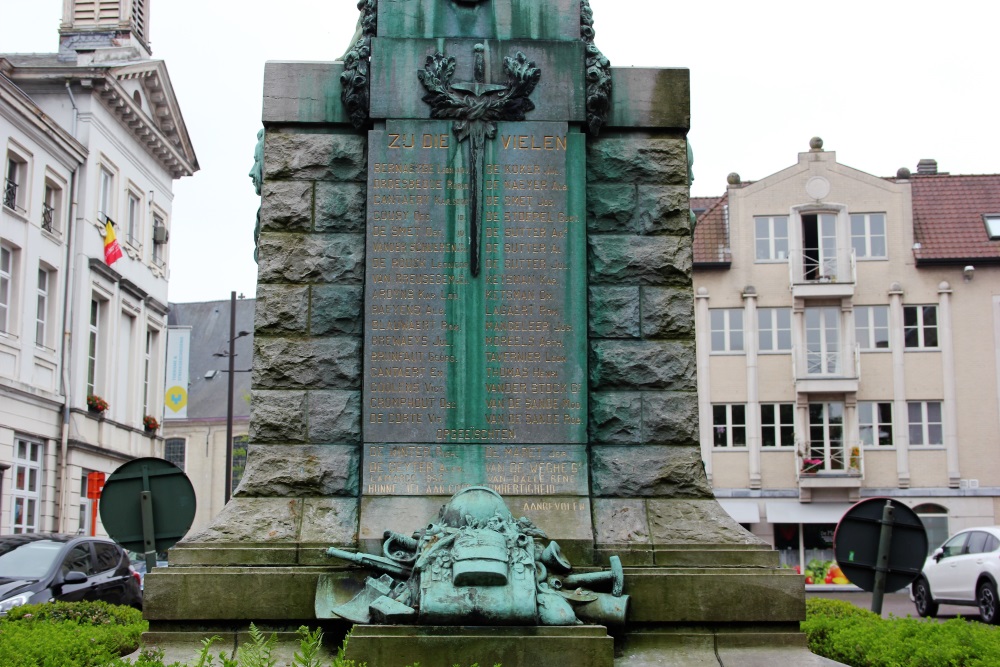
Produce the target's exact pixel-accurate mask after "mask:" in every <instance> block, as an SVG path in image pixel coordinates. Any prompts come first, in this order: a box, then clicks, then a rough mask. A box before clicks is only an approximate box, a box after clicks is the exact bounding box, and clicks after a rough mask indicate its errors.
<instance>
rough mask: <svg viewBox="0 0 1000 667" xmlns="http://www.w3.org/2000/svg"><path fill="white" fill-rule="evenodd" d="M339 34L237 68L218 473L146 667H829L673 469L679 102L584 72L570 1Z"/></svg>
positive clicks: (657, 73)
mask: <svg viewBox="0 0 1000 667" xmlns="http://www.w3.org/2000/svg"><path fill="white" fill-rule="evenodd" d="M359 10H360V19H359V23H358V32H357V34H356V36H355V40H356V41H355V43H354V44H352V45H351V46H350V48H349V50H348V52H347V53H346V54H345V56H344V57H343V58H342V59H341V60H337V61H331V62H323V63H304V62H269V63H268V64H267V65H266V69H265V77H264V93H263V124H264V132H263V136H262V138H261V140H262V144H261V146H262V155H261V154H260V151H258V155H259V156H260V157H259V159H260V160H261V164H260V165H259V174H260V176H261V179H260V182H259V186H260V194H261V196H262V200H261V209H260V212H259V215H258V228H259V240H258V263H259V276H258V288H257V289H258V291H257V313H256V325H255V326H256V331H255V350H254V361H253V395H252V415H251V424H250V443H251V444H250V448H249V454H248V462H247V468H246V472H245V474H244V477H243V479H242V482H241V483H240V485H239V488H238V489H237V490H236V491H235V493H234V496H233V498H232V500H231V501H230V502H229V504H228V505H227V506H226V507H225V509H224V510H223V512H222V513H221V514H220V515H219V516H218V517H217V518H216V519H215V521H214V522H213V524H212V525H211V526H210V527H209V528H208V529H206V530H204V531H202V532H201V533H199V534H196V535H189V536H188V537H187V538H186V539H185V541H183V542H181V543H180V544H179V545H178V546H177V547H175V548H174V549H173V550H172V551H171V554H170V567H169V568H165V569H161V570H157V571H156V572H153V573H151V574H150V575H149V576H148V577H147V579H146V610H145V614H146V617H147V619H148V620H149V622H150V633H149V636H148V637H147V641H150V642H152V643H161V644H163V645H170V644H171V643H176V644H181V643H183V642H185V641H187V642H193V641H196V638H200V637H204V636H206V634H208V635H210V634H222V633H224V632H230V633H235V634H233V635H232V637H233V638H234V639H233V640H234V641H237V642H238V641H241V638H242V637H243V636H244V635H243V634H240V633H241V632H242V631H244V630H245V629H246V628H247V627H248V626H249V623H250V622H253V623H255V624H256V625H257V626H258V627H261V628H264V629H266V630H269V629H274V630H277V631H279V632H281V631H289V632H291V633H294V630H295V629H296V628H297V627H298V626H299V625H302V624H305V625H308V626H311V627H315V626H317V625H321V626H322V627H323V628H324V630H325V632H326V636H327V639H328V641H329V643H330V645H331V646H337V645H339V642H340V641H341V640H342V639H343V637H344V636H345V634H346V633H347V632H348V631H351V630H352V628H353V632H352V634H351V636H350V640H349V642H348V648H347V656H348V657H349V658H352V659H355V660H357V661H359V663H360V662H362V661H364V662H367V663H368V665H369V667H403V666H404V665H408V664H412V663H414V662H419V663H420V664H421V665H423V666H424V667H431V666H435V665H446V666H447V667H451V665H454V664H462V665H468V664H471V663H473V662H478V663H479V664H481V665H492V664H494V663H497V662H499V663H502V664H503V665H504V667H518V666H525V667H526V666H529V665H547V664H552V665H555V664H560V665H562V664H566V665H575V666H583V667H590V666H593V667H611V665H616V666H618V667H623V666H635V667H638V666H640V665H643V666H644V665H718V664H722V665H750V664H754V665H757V664H764V661H765V660H766V661H768V662H769V663H770V662H772V661H774V660H782V659H783V660H785V661H786V662H787V663H788V664H796V665H809V664H816V665H819V664H832V663H829V662H828V661H823V660H821V659H819V658H817V657H815V656H813V655H812V654H810V653H809V652H808V651H807V650H806V648H805V642H804V637H803V635H801V634H800V633H799V632H798V622H799V621H800V620H801V619H802V618H804V615H805V605H804V591H803V584H802V578H801V577H799V576H797V575H796V574H794V572H792V571H790V570H781V569H779V567H778V556H777V554H776V553H775V552H774V551H772V550H771V549H770V547H769V546H768V545H766V544H764V543H762V542H761V541H759V540H758V539H756V538H755V537H754V536H752V535H751V534H750V533H748V532H747V531H745V530H744V529H743V528H742V527H741V526H740V525H739V524H737V523H735V522H734V520H733V519H731V518H730V517H729V516H728V515H727V514H726V512H725V511H724V510H723V509H722V508H721V506H720V505H719V504H718V503H717V502H716V501H715V499H714V498H713V495H712V489H711V487H710V486H709V484H708V482H707V479H706V476H705V472H704V467H703V465H702V462H701V458H700V454H699V447H698V415H697V395H696V389H695V386H696V383H695V377H696V368H695V350H694V344H695V343H694V340H695V339H694V308H693V302H694V295H693V292H692V278H691V268H692V231H693V230H692V222H691V216H690V210H689V205H688V189H689V182H690V181H689V179H690V176H689V157H688V156H689V152H688V145H687V140H686V134H687V131H688V128H689V124H690V113H689V73H688V71H687V70H685V69H640V68H615V67H613V66H611V64H610V63H609V59H608V58H607V57H605V55H604V54H602V52H601V51H600V50H599V49H598V47H597V45H596V44H595V39H594V34H595V33H594V18H593V16H592V14H591V9H590V6H589V2H588V0H583V1H582V2H581V0H545V1H540V0H380V1H378V2H376V0H362V1H361V2H359ZM637 20H640V19H638V18H637ZM256 181H257V179H255V183H256ZM553 545H555V546H553ZM287 636H288V635H285V634H283V635H281V637H287ZM227 641H229V640H227ZM230 643H231V642H230Z"/></svg>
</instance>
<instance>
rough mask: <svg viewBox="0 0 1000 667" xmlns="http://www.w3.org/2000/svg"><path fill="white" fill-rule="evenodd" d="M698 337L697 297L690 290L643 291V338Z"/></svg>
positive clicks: (644, 288)
mask: <svg viewBox="0 0 1000 667" xmlns="http://www.w3.org/2000/svg"><path fill="white" fill-rule="evenodd" d="M692 336H694V295H693V294H692V293H691V289H690V288H688V287H643V288H642V337H643V338H690V337H692Z"/></svg>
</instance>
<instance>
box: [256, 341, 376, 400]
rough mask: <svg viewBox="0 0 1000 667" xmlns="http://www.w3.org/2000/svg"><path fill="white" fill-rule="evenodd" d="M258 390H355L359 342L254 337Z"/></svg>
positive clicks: (357, 377)
mask: <svg viewBox="0 0 1000 667" xmlns="http://www.w3.org/2000/svg"><path fill="white" fill-rule="evenodd" d="M252 375H253V377H252V382H253V386H254V387H256V388H258V389H359V388H360V387H361V340H360V339H358V338H355V337H347V336H336V337H328V338H306V339H292V338H270V337H265V336H255V337H254V362H253V374H252Z"/></svg>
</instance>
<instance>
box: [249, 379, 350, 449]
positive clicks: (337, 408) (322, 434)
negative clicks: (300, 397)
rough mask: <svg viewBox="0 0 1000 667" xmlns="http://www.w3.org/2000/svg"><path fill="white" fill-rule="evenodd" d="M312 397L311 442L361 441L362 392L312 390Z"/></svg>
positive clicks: (310, 411)
mask: <svg viewBox="0 0 1000 667" xmlns="http://www.w3.org/2000/svg"><path fill="white" fill-rule="evenodd" d="M308 400H309V442H312V443H326V442H333V443H341V444H358V443H360V442H361V393H360V392H357V391H347V390H344V391H319V390H317V391H310V392H309V399H308ZM251 423H252V422H251Z"/></svg>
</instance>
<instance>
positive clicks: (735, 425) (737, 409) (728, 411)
mask: <svg viewBox="0 0 1000 667" xmlns="http://www.w3.org/2000/svg"><path fill="white" fill-rule="evenodd" d="M712 433H713V434H714V436H713V444H714V445H715V446H716V447H746V445H747V406H746V405H743V404H741V403H727V404H725V405H713V406H712Z"/></svg>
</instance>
